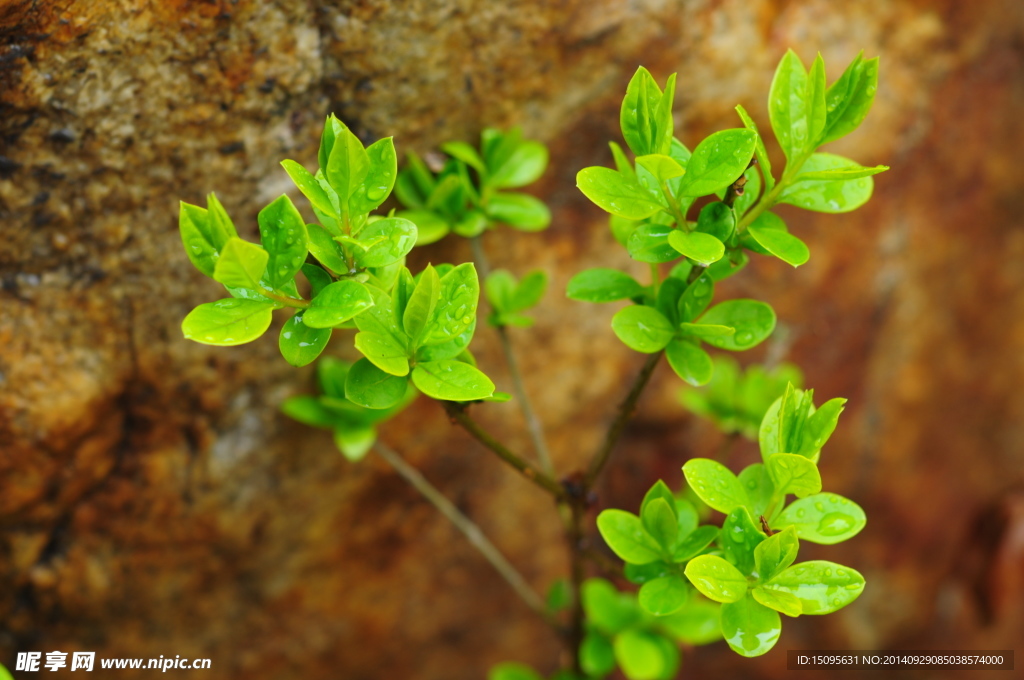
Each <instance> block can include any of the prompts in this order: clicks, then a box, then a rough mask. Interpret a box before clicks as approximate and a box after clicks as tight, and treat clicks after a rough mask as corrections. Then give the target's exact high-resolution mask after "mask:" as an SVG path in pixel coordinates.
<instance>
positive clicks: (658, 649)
mask: <svg viewBox="0 0 1024 680" xmlns="http://www.w3.org/2000/svg"><path fill="white" fill-rule="evenodd" d="M663 642H664V641H663V639H662V638H660V637H658V636H657V635H654V634H653V633H648V632H645V631H640V630H626V631H623V632H621V633H619V634H618V635H616V636H615V639H614V641H613V642H612V646H613V648H614V650H615V660H616V661H618V662H619V667H620V668H621V669H622V672H623V674H625V676H626V677H627V678H628V679H629V680H665V679H666V678H671V677H672V676H673V675H675V670H676V666H677V665H678V650H677V649H676V648H675V647H674V646H671V645H669V646H668V648H667V649H666V646H665V645H664V644H663ZM673 654H675V658H673V657H672V655H673Z"/></svg>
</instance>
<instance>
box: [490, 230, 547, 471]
mask: <svg viewBox="0 0 1024 680" xmlns="http://www.w3.org/2000/svg"><path fill="white" fill-rule="evenodd" d="M470 243H471V244H472V246H473V259H474V260H476V265H477V268H479V269H480V273H481V275H482V276H483V277H484V279H486V278H487V277H488V276H489V275H490V273H491V265H490V262H489V261H488V260H487V253H486V252H485V251H484V246H483V241H482V240H481V238H480V237H479V236H474V237H473V238H471V239H470ZM496 330H497V331H498V338H499V339H500V340H501V349H502V352H504V354H505V363H506V364H508V372H509V375H510V376H511V377H512V391H513V392H514V393H515V395H516V401H517V402H519V409H520V410H521V411H522V412H523V419H524V420H526V429H527V431H528V432H529V433H530V440H531V441H532V442H533V448H534V450H535V451H536V452H537V459H538V460H539V461H540V465H541V468H543V469H544V472H546V473H547V474H548V475H550V476H551V477H554V476H555V466H554V464H553V463H552V462H551V451H550V450H549V449H548V444H547V439H546V438H545V437H544V426H543V425H542V424H541V422H540V418H538V417H537V412H536V411H534V410H533V405H532V404H531V403H530V398H529V397H528V396H527V394H526V386H525V384H524V383H523V374H522V371H520V370H519V361H518V360H517V359H516V354H515V350H514V349H513V348H512V339H511V338H510V337H509V335H508V329H507V328H505V326H498V327H497V328H496Z"/></svg>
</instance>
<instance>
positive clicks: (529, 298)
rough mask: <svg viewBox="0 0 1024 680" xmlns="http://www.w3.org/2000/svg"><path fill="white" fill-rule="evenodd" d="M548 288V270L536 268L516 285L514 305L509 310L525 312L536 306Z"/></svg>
mask: <svg viewBox="0 0 1024 680" xmlns="http://www.w3.org/2000/svg"><path fill="white" fill-rule="evenodd" d="M547 288H548V275H547V273H546V272H544V271H542V270H540V269H535V270H533V271H531V272H529V273H528V274H527V275H526V276H524V277H523V278H522V279H521V280H520V281H519V285H518V286H516V289H515V294H514V295H513V297H512V306H511V307H509V311H512V312H524V311H526V310H527V309H530V308H532V307H535V306H536V305H537V303H539V302H540V299H541V298H542V297H544V291H546V290H547Z"/></svg>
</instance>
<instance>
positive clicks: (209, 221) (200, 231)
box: [178, 194, 237, 277]
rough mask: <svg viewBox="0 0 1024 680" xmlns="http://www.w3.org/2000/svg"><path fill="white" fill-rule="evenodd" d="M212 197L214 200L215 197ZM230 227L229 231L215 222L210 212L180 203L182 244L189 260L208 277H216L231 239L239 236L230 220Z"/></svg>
mask: <svg viewBox="0 0 1024 680" xmlns="http://www.w3.org/2000/svg"><path fill="white" fill-rule="evenodd" d="M210 196H211V197H213V194H210ZM213 200H216V198H213ZM218 205H219V204H218ZM227 225H229V226H230V229H228V228H226V227H225V225H224V223H223V222H222V221H217V220H214V219H213V218H212V216H211V215H210V213H209V211H207V210H204V209H203V208H200V207H199V206H198V205H191V204H189V203H185V202H184V201H182V202H181V208H180V212H179V214H178V226H179V228H180V231H181V243H182V245H184V246H185V253H186V254H187V255H188V259H189V260H190V261H191V262H192V264H193V265H195V268H196V269H198V270H199V271H201V272H202V273H203V274H205V275H206V276H211V277H212V276H213V270H214V267H215V266H216V264H217V258H218V257H220V251H221V249H222V248H223V247H224V244H225V243H227V242H228V240H229V239H231V238H234V237H236V236H237V235H236V234H235V232H234V226H233V225H231V224H230V220H229V221H228V222H227Z"/></svg>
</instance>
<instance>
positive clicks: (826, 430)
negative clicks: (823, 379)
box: [794, 399, 846, 462]
mask: <svg viewBox="0 0 1024 680" xmlns="http://www.w3.org/2000/svg"><path fill="white" fill-rule="evenodd" d="M845 406H846V400H845V399H829V400H828V401H826V402H825V403H824V404H822V405H821V408H819V409H818V410H816V411H815V412H814V413H812V414H811V416H810V417H809V418H808V419H807V421H806V422H805V423H804V426H803V428H801V430H800V446H799V447H798V448H797V450H796V451H795V452H794V453H799V454H800V455H801V456H805V457H807V458H810V459H811V460H813V461H815V462H817V460H818V457H819V455H820V453H821V447H823V446H824V445H825V442H827V441H828V439H829V437H831V436H832V433H833V432H834V431H835V429H836V425H838V423H839V416H840V415H841V414H842V413H843V409H844V408H845Z"/></svg>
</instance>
